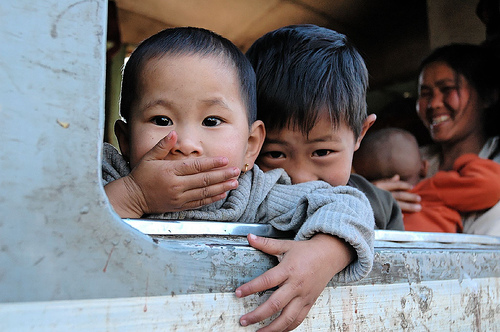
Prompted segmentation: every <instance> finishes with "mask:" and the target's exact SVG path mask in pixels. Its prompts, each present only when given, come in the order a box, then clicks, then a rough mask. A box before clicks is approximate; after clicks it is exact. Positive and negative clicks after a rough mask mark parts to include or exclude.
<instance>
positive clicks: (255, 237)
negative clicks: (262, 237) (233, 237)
mask: <svg viewBox="0 0 500 332" xmlns="http://www.w3.org/2000/svg"><path fill="white" fill-rule="evenodd" d="M248 237H249V238H251V239H252V240H257V235H254V234H252V233H250V234H248Z"/></svg>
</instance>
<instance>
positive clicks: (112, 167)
mask: <svg viewBox="0 0 500 332" xmlns="http://www.w3.org/2000/svg"><path fill="white" fill-rule="evenodd" d="M102 153H103V156H102V157H103V158H102V184H103V185H104V186H105V185H107V184H108V183H110V182H111V181H114V180H117V179H120V178H122V177H124V176H127V175H128V174H129V173H130V168H129V165H128V163H127V161H126V160H125V159H124V158H123V156H122V155H121V154H120V153H119V152H118V150H117V149H116V148H115V147H114V146H113V145H111V144H109V143H104V145H103V152H102Z"/></svg>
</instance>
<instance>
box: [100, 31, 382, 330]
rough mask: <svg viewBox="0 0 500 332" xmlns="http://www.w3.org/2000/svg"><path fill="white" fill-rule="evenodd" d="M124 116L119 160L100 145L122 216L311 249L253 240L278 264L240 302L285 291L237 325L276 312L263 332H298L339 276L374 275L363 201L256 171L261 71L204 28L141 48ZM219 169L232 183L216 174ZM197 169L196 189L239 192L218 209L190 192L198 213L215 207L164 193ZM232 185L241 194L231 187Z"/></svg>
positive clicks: (347, 190) (131, 66)
mask: <svg viewBox="0 0 500 332" xmlns="http://www.w3.org/2000/svg"><path fill="white" fill-rule="evenodd" d="M120 111H121V115H122V117H123V121H118V122H117V124H116V125H115V132H116V135H117V138H118V141H119V145H120V150H121V152H122V155H120V154H119V153H118V151H116V150H115V149H114V148H113V147H112V146H110V145H106V146H105V151H104V161H103V176H104V179H103V182H104V184H105V191H106V193H107V195H108V197H109V200H110V202H111V204H112V205H113V207H114V208H115V210H116V212H117V213H118V214H119V215H120V216H121V217H127V218H134V217H142V216H146V217H149V218H152V217H153V218H164V219H191V220H193V219H196V220H214V221H232V222H255V223H270V224H271V225H273V226H274V227H276V228H278V229H280V230H295V231H296V232H297V235H296V240H307V241H290V240H275V239H264V238H260V237H256V236H252V235H249V236H248V240H249V242H250V244H251V245H252V246H253V247H255V248H257V249H260V250H262V251H264V252H266V253H268V254H271V255H275V256H277V257H279V258H280V263H279V264H278V265H277V266H276V267H274V268H273V269H271V270H269V271H267V272H266V273H264V274H263V275H262V276H259V277H257V278H256V279H254V280H252V281H250V282H248V283H246V284H244V285H242V286H240V287H238V288H237V289H236V296H237V297H244V296H247V295H250V294H253V293H257V292H261V291H265V290H268V289H271V288H273V287H277V286H278V287H279V288H278V289H277V290H275V291H274V292H273V294H272V295H271V296H270V298H269V299H268V300H267V301H266V302H264V303H263V304H261V305H260V306H259V307H258V308H256V309H255V310H254V311H252V312H250V313H248V314H245V315H243V316H242V317H241V318H240V324H241V325H243V326H246V325H250V324H254V323H256V322H259V321H262V320H264V319H266V318H268V317H270V316H271V315H274V314H276V313H279V312H280V311H281V313H280V315H279V316H278V317H277V318H276V319H275V320H274V321H273V322H272V323H271V324H270V325H269V326H267V327H266V328H265V329H264V330H266V329H267V330H275V331H282V330H285V329H286V330H288V329H293V328H295V327H297V326H298V325H299V324H300V323H301V322H302V320H303V319H304V318H305V317H306V315H307V313H308V311H309V309H310V308H311V306H312V305H313V304H314V301H315V300H316V298H317V297H318V296H319V294H320V293H321V291H322V290H323V289H324V287H325V286H326V284H327V283H328V281H330V279H332V277H333V276H334V275H335V277H334V280H335V281H339V282H350V281H356V280H359V279H361V278H363V277H364V276H366V275H367V274H368V273H369V271H370V269H371V267H372V264H373V237H374V234H373V222H374V221H373V212H372V210H371V208H370V205H369V202H368V200H367V199H366V197H365V195H364V194H363V193H361V192H360V191H358V190H356V189H354V188H351V187H345V186H339V187H336V188H333V187H331V186H330V185H328V184H326V183H324V182H320V181H316V182H308V183H303V184H300V185H292V184H291V183H290V180H289V177H288V176H287V175H286V174H285V173H284V172H283V171H282V170H275V171H272V172H268V173H264V172H262V171H261V170H260V169H259V168H258V167H257V166H254V162H255V159H256V158H257V156H258V153H259V151H260V148H261V146H262V143H263V141H264V137H265V129H264V125H263V123H262V122H261V121H256V120H255V117H256V100H255V73H254V72H253V69H252V66H251V64H250V63H249V62H248V60H247V59H246V57H245V56H244V54H243V53H241V51H239V50H238V48H237V47H236V46H234V45H233V44H232V43H231V42H230V41H228V40H227V39H225V38H223V37H221V36H219V35H216V34H214V33H212V32H210V31H207V30H204V29H198V28H174V29H167V30H164V31H161V32H159V33H158V34H156V35H154V36H152V37H150V38H148V39H147V40H145V41H144V42H142V43H141V44H140V45H139V47H138V48H137V49H136V50H135V51H134V52H133V54H132V56H131V57H130V59H129V60H128V62H127V64H126V66H125V69H124V73H123V81H122V97H121V104H120ZM220 156H223V157H220ZM217 158H219V159H217ZM217 160H219V162H217ZM220 167H222V168H225V169H229V171H226V172H227V173H230V174H231V177H232V179H230V180H228V181H226V180H225V179H226V178H227V174H226V173H217V174H216V175H214V174H215V173H211V172H213V171H214V170H215V171H217V170H220ZM199 171H202V176H201V179H202V180H203V181H202V183H201V185H200V186H199V187H200V188H203V187H204V186H206V185H207V184H208V185H210V184H211V183H217V184H218V185H219V186H220V187H224V186H228V187H232V188H236V187H237V188H236V189H233V190H231V191H229V192H228V193H227V196H225V195H226V194H223V196H224V198H223V199H221V200H217V199H216V198H215V199H214V198H213V197H217V194H215V196H212V195H211V194H207V195H204V194H202V195H201V196H200V194H199V193H195V194H192V197H195V200H194V203H192V204H194V205H198V204H199V205H203V204H200V203H199V200H198V198H200V197H202V199H201V200H203V199H204V198H203V197H205V198H207V197H208V199H209V200H211V199H213V200H214V201H215V202H214V203H212V204H209V205H205V206H202V207H200V208H198V209H195V210H185V205H184V206H182V204H183V202H189V200H187V199H184V198H181V199H179V200H178V201H176V200H175V199H174V200H172V199H171V197H168V194H166V193H165V192H162V190H163V189H165V188H168V181H170V180H171V179H174V180H172V181H177V182H176V183H179V182H182V181H181V180H179V179H176V178H177V177H179V178H182V177H183V176H184V174H188V175H189V174H192V175H199V174H195V173H198V172H199ZM203 171H206V172H203ZM234 171H236V172H234ZM203 173H206V174H203ZM240 173H241V175H240ZM178 174H180V175H178ZM236 179H237V181H238V182H239V183H238V185H235V184H231V181H236ZM191 180H192V183H191V184H190V185H188V186H186V187H185V188H188V189H189V188H196V186H197V184H196V182H197V181H198V180H199V178H191ZM191 180H190V181H191ZM220 187H219V189H214V190H213V191H212V193H214V192H217V191H219V190H220ZM212 189H213V188H212ZM173 190H174V191H175V190H177V191H179V190H178V188H173ZM185 192H189V190H186V191H185ZM196 197H197V198H196ZM210 197H212V198H210ZM179 202H180V203H181V204H179ZM188 204H189V203H188ZM180 210H183V211H180ZM166 211H168V212H167V213H165V212H166ZM172 211H175V212H172ZM325 262H328V263H327V264H325ZM338 272H340V273H338Z"/></svg>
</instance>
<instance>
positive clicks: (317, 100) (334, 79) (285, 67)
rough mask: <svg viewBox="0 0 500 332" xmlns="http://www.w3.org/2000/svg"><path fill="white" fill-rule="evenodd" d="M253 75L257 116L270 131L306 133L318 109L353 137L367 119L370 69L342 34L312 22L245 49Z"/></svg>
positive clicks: (278, 32)
mask: <svg viewBox="0 0 500 332" xmlns="http://www.w3.org/2000/svg"><path fill="white" fill-rule="evenodd" d="M246 55H247V57H248V58H249V59H250V62H251V63H252V65H253V67H254V69H255V72H256V76H257V118H258V119H259V120H262V121H263V122H264V124H265V125H266V128H267V129H268V130H270V131H272V130H281V129H283V128H293V129H300V130H301V131H302V132H303V133H305V134H307V133H309V131H310V130H311V129H312V127H313V126H314V125H315V124H316V121H317V119H318V117H319V116H321V115H322V114H321V111H324V109H326V110H327V112H328V115H329V117H330V119H331V121H332V123H333V125H334V126H337V125H338V124H339V123H340V122H341V121H343V122H345V123H346V124H347V125H348V126H349V127H350V129H351V130H352V131H353V132H354V135H355V137H356V138H357V137H358V136H359V134H360V132H361V130H362V127H363V122H364V120H365V119H366V89H367V87H368V71H367V69H366V66H365V63H364V61H363V58H362V57H361V55H360V54H359V53H358V51H357V50H356V49H355V47H354V46H353V45H352V44H351V43H350V42H349V41H348V40H347V38H346V36H345V35H343V34H340V33H338V32H335V31H333V30H330V29H327V28H322V27H318V26H316V25H309V24H308V25H291V26H287V27H283V28H280V29H277V30H275V31H272V32H269V33H267V34H265V35H264V36H262V37H261V38H259V39H258V40H257V41H256V42H255V43H254V44H253V45H252V46H251V47H250V49H249V50H248V51H247V53H246Z"/></svg>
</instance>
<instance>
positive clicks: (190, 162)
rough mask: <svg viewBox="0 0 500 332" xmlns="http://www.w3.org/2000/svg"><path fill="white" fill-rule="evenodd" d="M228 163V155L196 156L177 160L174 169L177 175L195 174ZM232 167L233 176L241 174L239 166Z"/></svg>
mask: <svg viewBox="0 0 500 332" xmlns="http://www.w3.org/2000/svg"><path fill="white" fill-rule="evenodd" d="M228 163H229V160H228V159H227V158H226V157H213V158H195V159H187V160H179V161H177V162H176V163H175V164H173V165H172V170H173V172H174V174H175V175H179V176H184V175H193V174H201V173H204V172H208V171H211V170H214V169H217V168H220V167H224V166H227V164H228ZM232 169H233V174H232V175H231V177H234V176H238V175H240V172H241V171H240V170H239V169H238V168H236V167H234V168H232ZM234 170H236V171H234Z"/></svg>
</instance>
